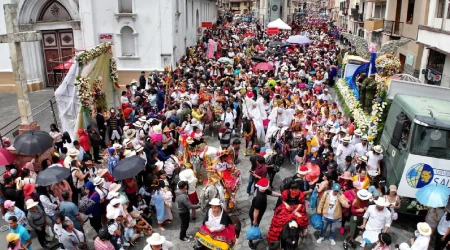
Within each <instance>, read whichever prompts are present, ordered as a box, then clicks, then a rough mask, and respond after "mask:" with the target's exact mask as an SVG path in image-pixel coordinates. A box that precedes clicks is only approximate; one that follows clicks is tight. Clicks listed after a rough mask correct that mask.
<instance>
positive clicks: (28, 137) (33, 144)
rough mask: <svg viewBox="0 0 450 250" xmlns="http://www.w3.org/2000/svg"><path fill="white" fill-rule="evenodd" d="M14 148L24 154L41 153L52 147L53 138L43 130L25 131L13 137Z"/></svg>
mask: <svg viewBox="0 0 450 250" xmlns="http://www.w3.org/2000/svg"><path fill="white" fill-rule="evenodd" d="M13 145H14V148H15V149H16V151H17V152H19V153H21V154H24V155H36V154H42V153H44V152H45V151H47V150H48V149H49V148H51V147H53V138H52V137H51V136H50V135H49V134H48V133H47V132H45V131H40V130H30V131H25V132H24V133H23V134H21V135H19V136H17V137H16V139H14V144H13Z"/></svg>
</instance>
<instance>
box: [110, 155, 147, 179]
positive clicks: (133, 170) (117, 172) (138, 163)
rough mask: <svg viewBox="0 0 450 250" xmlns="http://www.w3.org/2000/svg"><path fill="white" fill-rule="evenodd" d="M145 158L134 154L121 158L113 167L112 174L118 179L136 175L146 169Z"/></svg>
mask: <svg viewBox="0 0 450 250" xmlns="http://www.w3.org/2000/svg"><path fill="white" fill-rule="evenodd" d="M144 167H145V160H144V159H142V158H141V157H140V156H137V155H133V156H130V157H127V158H125V159H123V160H121V161H120V162H119V163H118V164H117V165H116V166H115V167H114V169H113V172H112V176H113V177H114V178H115V179H116V180H123V179H127V178H131V177H135V176H136V175H137V174H139V172H141V171H142V170H144Z"/></svg>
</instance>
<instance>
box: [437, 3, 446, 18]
mask: <svg viewBox="0 0 450 250" xmlns="http://www.w3.org/2000/svg"><path fill="white" fill-rule="evenodd" d="M444 12H445V0H438V2H437V8H436V18H442V17H444Z"/></svg>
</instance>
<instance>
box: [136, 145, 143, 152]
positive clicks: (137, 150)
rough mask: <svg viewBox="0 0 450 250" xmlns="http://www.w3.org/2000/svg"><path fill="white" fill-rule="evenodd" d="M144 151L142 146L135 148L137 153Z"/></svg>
mask: <svg viewBox="0 0 450 250" xmlns="http://www.w3.org/2000/svg"><path fill="white" fill-rule="evenodd" d="M142 150H144V148H143V147H142V146H141V145H136V147H134V151H136V152H140V151H142Z"/></svg>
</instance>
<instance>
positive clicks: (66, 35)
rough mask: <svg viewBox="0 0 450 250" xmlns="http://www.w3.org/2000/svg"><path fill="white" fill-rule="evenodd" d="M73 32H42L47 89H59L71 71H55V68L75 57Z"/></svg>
mask: <svg viewBox="0 0 450 250" xmlns="http://www.w3.org/2000/svg"><path fill="white" fill-rule="evenodd" d="M73 48H74V41H73V33H72V30H53V31H43V32H42V49H43V51H44V63H45V73H46V74H45V75H46V79H47V87H58V86H59V84H60V83H61V81H62V80H63V79H64V76H65V75H66V74H67V72H68V70H69V69H62V70H54V68H55V67H57V66H58V65H60V64H62V63H64V62H65V61H67V60H70V59H71V57H72V56H73V54H74V53H73Z"/></svg>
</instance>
